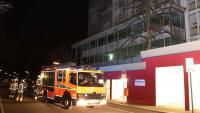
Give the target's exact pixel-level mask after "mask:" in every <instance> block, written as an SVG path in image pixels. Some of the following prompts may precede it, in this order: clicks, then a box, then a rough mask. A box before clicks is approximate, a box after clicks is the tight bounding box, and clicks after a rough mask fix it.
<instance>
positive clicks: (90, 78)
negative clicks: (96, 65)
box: [78, 72, 105, 87]
mask: <svg viewBox="0 0 200 113" xmlns="http://www.w3.org/2000/svg"><path fill="white" fill-rule="evenodd" d="M104 82H105V76H104V74H100V73H89V72H79V73H78V85H79V86H90V87H91V86H92V87H103V86H104Z"/></svg>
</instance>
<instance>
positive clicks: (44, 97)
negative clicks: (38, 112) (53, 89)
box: [43, 92, 49, 103]
mask: <svg viewBox="0 0 200 113" xmlns="http://www.w3.org/2000/svg"><path fill="white" fill-rule="evenodd" d="M43 102H44V103H48V102H49V101H48V98H47V92H46V93H45V92H44V94H43Z"/></svg>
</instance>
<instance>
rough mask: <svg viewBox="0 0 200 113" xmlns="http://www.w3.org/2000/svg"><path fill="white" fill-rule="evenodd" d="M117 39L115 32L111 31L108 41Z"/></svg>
mask: <svg viewBox="0 0 200 113" xmlns="http://www.w3.org/2000/svg"><path fill="white" fill-rule="evenodd" d="M114 40H115V36H114V33H111V34H109V35H108V43H111V42H113V41H114Z"/></svg>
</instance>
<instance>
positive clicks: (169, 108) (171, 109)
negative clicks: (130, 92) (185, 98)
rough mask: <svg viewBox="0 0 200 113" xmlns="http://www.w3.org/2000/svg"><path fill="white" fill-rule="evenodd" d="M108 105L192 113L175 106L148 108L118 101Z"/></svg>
mask: <svg viewBox="0 0 200 113" xmlns="http://www.w3.org/2000/svg"><path fill="white" fill-rule="evenodd" d="M108 103H111V104H117V105H121V106H127V107H134V108H139V109H144V110H150V111H156V112H160V113H192V111H185V109H184V108H180V107H177V106H176V107H175V106H167V105H166V106H164V105H163V106H148V105H137V104H127V103H125V104H124V103H122V102H118V101H109V102H108ZM194 113H200V110H195V111H194Z"/></svg>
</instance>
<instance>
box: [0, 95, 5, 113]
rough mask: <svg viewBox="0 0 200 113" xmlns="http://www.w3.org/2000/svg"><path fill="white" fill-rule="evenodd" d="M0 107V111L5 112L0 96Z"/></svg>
mask: <svg viewBox="0 0 200 113" xmlns="http://www.w3.org/2000/svg"><path fill="white" fill-rule="evenodd" d="M0 108H1V113H5V112H4V109H3V104H2V101H1V98H0Z"/></svg>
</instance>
